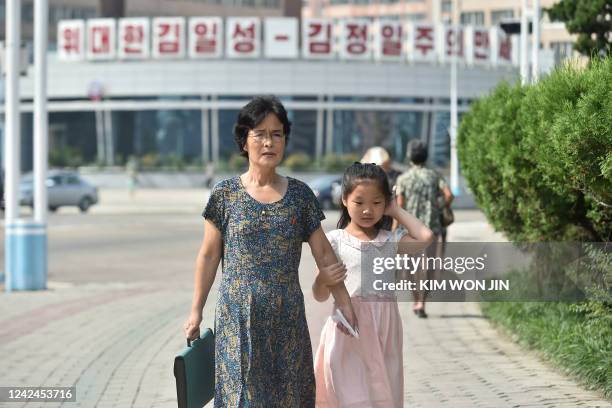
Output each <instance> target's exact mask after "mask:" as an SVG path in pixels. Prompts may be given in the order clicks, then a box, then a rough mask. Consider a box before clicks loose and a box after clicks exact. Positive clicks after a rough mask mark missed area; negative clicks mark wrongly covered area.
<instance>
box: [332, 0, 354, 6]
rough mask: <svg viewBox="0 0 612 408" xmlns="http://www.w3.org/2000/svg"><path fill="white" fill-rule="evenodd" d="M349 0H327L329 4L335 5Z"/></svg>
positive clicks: (346, 2)
mask: <svg viewBox="0 0 612 408" xmlns="http://www.w3.org/2000/svg"><path fill="white" fill-rule="evenodd" d="M348 3H349V0H329V4H331V5H336V4H348Z"/></svg>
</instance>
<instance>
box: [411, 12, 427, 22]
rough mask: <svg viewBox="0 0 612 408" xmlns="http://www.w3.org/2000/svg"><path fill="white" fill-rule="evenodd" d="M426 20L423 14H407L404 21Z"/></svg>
mask: <svg viewBox="0 0 612 408" xmlns="http://www.w3.org/2000/svg"><path fill="white" fill-rule="evenodd" d="M426 18H427V16H426V15H425V14H422V13H419V14H408V15H407V16H406V19H407V20H408V21H423V20H425V19H426Z"/></svg>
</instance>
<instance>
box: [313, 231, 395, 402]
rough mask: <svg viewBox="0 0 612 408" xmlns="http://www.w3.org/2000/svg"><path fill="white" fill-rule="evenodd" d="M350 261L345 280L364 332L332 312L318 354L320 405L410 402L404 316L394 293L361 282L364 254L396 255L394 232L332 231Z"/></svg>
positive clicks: (338, 247)
mask: <svg viewBox="0 0 612 408" xmlns="http://www.w3.org/2000/svg"><path fill="white" fill-rule="evenodd" d="M327 238H328V239H329V241H330V243H331V244H332V247H333V248H334V251H335V252H336V256H337V257H338V259H340V260H342V262H344V264H345V265H346V267H347V271H348V274H347V275H348V276H347V278H346V281H345V285H346V287H347V289H348V291H349V294H350V295H351V300H352V303H353V308H354V310H355V313H356V314H357V319H358V321H359V338H358V339H356V338H353V337H349V336H347V335H345V334H343V333H341V332H340V331H339V330H338V329H337V328H336V324H335V323H334V322H333V321H332V320H331V318H329V319H328V320H327V322H326V323H325V326H324V327H323V331H322V333H321V341H320V343H319V348H318V349H317V352H316V355H315V379H316V389H317V401H316V404H317V407H319V408H327V407H342V408H344V407H347V408H348V407H350V408H398V407H403V406H404V369H403V358H402V322H401V319H400V315H399V309H398V305H397V302H396V301H395V299H394V298H388V297H387V298H377V297H376V296H377V295H376V294H373V293H369V292H368V291H367V290H366V288H361V259H362V258H361V256H362V248H363V250H364V251H376V253H377V256H385V257H395V255H396V254H397V242H394V240H393V239H392V238H393V234H392V233H391V232H389V231H386V230H380V232H379V234H378V236H377V237H376V238H375V239H374V240H373V241H361V240H359V239H358V238H356V237H354V236H352V235H350V234H349V233H347V232H346V231H345V230H334V231H330V232H329V233H328V234H327Z"/></svg>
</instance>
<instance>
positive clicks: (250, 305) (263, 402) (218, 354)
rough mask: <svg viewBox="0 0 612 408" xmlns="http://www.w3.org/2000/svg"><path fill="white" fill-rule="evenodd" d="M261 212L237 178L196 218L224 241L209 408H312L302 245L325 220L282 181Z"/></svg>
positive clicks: (301, 192) (221, 186)
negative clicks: (280, 194)
mask: <svg viewBox="0 0 612 408" xmlns="http://www.w3.org/2000/svg"><path fill="white" fill-rule="evenodd" d="M287 179H288V186H287V192H286V194H285V195H284V196H283V198H282V199H280V200H279V201H276V202H274V203H270V204H264V203H261V202H259V201H257V200H255V199H254V198H253V197H251V196H250V195H249V194H248V193H247V191H246V189H245V188H244V186H243V185H242V181H241V180H240V177H238V176H236V177H233V178H230V179H227V180H224V181H221V182H219V183H218V184H217V185H215V187H214V188H213V190H212V192H211V196H210V198H209V201H208V204H207V205H206V209H205V210H204V213H203V214H202V215H203V216H204V217H205V218H206V219H208V220H210V221H211V222H213V223H214V224H215V226H216V227H217V228H218V229H219V231H221V234H222V236H223V259H222V268H223V273H222V281H221V286H220V289H219V297H218V301H217V306H216V314H215V317H216V320H215V335H216V341H215V407H218V408H231V407H262V408H263V407H265V408H268V407H283V408H284V407H314V405H315V380H314V371H313V359H312V348H311V344H310V336H309V332H308V326H307V324H306V314H305V310H304V296H303V294H302V290H301V288H300V282H299V278H298V266H299V264H300V256H301V253H302V242H305V241H308V239H309V237H310V235H311V234H312V233H313V232H314V231H315V230H316V229H318V228H319V227H320V225H321V220H322V219H324V218H325V216H324V215H323V212H322V211H321V208H320V206H319V203H318V201H317V199H316V197H315V196H314V194H313V192H312V191H311V190H310V188H309V187H308V186H307V185H306V184H304V183H303V182H301V181H299V180H296V179H293V178H290V177H287Z"/></svg>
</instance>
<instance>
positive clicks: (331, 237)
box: [325, 230, 340, 259]
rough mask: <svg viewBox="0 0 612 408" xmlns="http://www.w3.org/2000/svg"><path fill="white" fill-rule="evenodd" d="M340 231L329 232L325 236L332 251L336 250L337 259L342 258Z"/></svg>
mask: <svg viewBox="0 0 612 408" xmlns="http://www.w3.org/2000/svg"><path fill="white" fill-rule="evenodd" d="M338 231H339V230H333V231H329V232H327V233H326V234H325V236H326V237H327V240H328V241H329V243H330V245H331V247H332V249H333V250H334V253H335V254H336V257H337V258H338V259H340V257H339V256H340V250H339V246H340V243H339V242H338Z"/></svg>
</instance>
